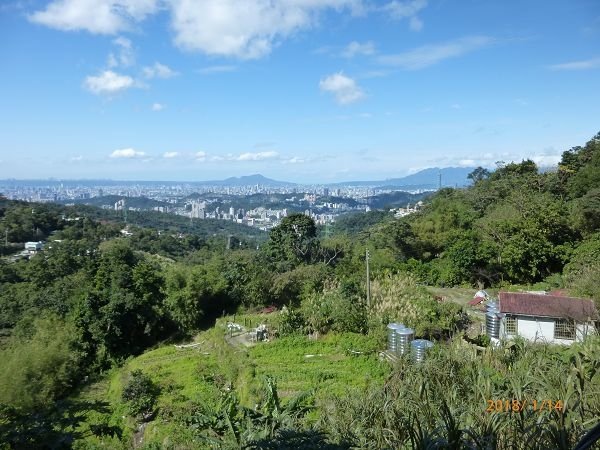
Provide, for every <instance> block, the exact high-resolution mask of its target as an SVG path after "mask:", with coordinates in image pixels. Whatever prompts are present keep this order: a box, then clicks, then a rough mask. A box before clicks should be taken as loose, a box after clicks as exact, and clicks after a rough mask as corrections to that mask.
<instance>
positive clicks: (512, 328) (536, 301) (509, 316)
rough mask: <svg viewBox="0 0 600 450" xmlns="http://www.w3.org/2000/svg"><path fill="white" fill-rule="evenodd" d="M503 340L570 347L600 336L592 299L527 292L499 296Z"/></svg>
mask: <svg viewBox="0 0 600 450" xmlns="http://www.w3.org/2000/svg"><path fill="white" fill-rule="evenodd" d="M498 309H499V313H498V314H499V316H500V318H501V319H500V338H501V339H512V338H514V337H515V336H521V337H523V338H525V339H527V340H530V341H534V342H547V343H557V344H567V345H570V344H572V343H573V342H575V341H582V340H583V339H584V338H585V337H586V336H588V335H591V334H596V333H598V324H599V321H600V315H599V314H598V309H597V308H596V305H595V304H594V301H593V300H589V299H585V298H574V297H565V296H558V295H540V294H533V293H527V292H500V293H499V294H498Z"/></svg>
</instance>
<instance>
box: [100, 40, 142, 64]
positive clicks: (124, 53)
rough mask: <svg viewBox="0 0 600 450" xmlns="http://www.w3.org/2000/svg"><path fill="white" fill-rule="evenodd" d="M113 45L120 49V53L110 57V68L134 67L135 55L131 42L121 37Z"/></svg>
mask: <svg viewBox="0 0 600 450" xmlns="http://www.w3.org/2000/svg"><path fill="white" fill-rule="evenodd" d="M113 44H115V45H116V46H117V47H119V52H118V53H117V54H116V55H115V54H114V53H112V52H111V53H110V54H109V55H108V62H107V64H108V67H118V66H124V67H129V66H133V65H134V64H135V54H134V52H133V47H132V45H131V41H130V40H129V39H127V38H124V37H122V36H120V37H118V38H116V39H115V40H113Z"/></svg>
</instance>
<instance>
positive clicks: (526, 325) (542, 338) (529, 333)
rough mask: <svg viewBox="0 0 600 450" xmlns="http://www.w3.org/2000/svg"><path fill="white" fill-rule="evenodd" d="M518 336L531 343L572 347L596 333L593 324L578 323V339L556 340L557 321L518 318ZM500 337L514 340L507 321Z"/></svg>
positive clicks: (541, 318)
mask: <svg viewBox="0 0 600 450" xmlns="http://www.w3.org/2000/svg"><path fill="white" fill-rule="evenodd" d="M516 318H517V334H518V335H519V336H521V337H523V338H525V339H527V340H529V341H534V342H544V343H553V344H564V345H571V344H572V343H573V342H576V341H581V340H583V339H584V338H585V337H586V336H588V335H590V334H593V333H594V332H595V329H594V326H593V324H585V323H577V324H576V331H575V334H576V339H575V340H570V339H555V338H554V324H555V319H551V318H547V317H531V316H516ZM500 337H501V338H502V339H512V338H514V337H515V336H514V335H507V334H506V326H505V319H502V324H501V326H500Z"/></svg>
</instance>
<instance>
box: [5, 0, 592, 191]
mask: <svg viewBox="0 0 600 450" xmlns="http://www.w3.org/2000/svg"><path fill="white" fill-rule="evenodd" d="M599 119H600V2H599V1H598V0H543V1H538V0H518V1H517V0H502V1H501V0H494V1H492V0H407V1H400V0H382V1H371V0H53V1H35V0H34V1H30V0H21V1H13V0H4V1H3V2H2V3H1V4H0V178H9V177H11V178H48V177H55V178H71V179H75V178H112V179H129V180H136V179H139V180H206V179H216V178H224V177H228V176H239V175H247V174H252V173H262V174H264V175H266V176H269V177H272V178H276V179H285V180H290V181H298V182H319V181H322V182H330V181H342V180H350V179H384V178H390V177H397V176H402V175H406V174H408V173H411V172H414V171H416V170H418V169H421V168H425V167H434V166H438V167H440V166H441V167H443V166H461V165H462V166H474V165H484V166H489V167H494V165H495V164H494V163H495V162H496V161H499V160H503V161H511V160H517V161H518V160H521V159H522V158H526V157H529V158H532V159H534V160H535V161H536V162H538V163H540V164H541V165H550V164H553V163H556V161H557V160H558V159H559V157H560V154H561V153H562V152H563V151H564V150H567V149H568V148H570V147H572V146H575V145H580V144H583V143H585V142H586V141H587V140H588V139H589V138H591V137H592V136H593V135H595V134H596V133H597V132H598V131H600V120H599Z"/></svg>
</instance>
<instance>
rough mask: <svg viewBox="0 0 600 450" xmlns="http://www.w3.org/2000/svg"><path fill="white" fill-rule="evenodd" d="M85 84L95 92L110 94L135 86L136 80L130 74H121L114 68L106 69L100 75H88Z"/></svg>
mask: <svg viewBox="0 0 600 450" xmlns="http://www.w3.org/2000/svg"><path fill="white" fill-rule="evenodd" d="M84 85H85V87H86V88H87V89H88V90H89V91H90V92H92V93H94V94H97V95H101V94H108V95H110V94H116V93H118V92H120V91H124V90H126V89H129V88H131V87H134V86H135V81H134V80H133V78H131V77H130V76H128V75H121V74H118V73H116V72H113V71H112V70H105V71H104V72H102V73H100V74H99V75H95V76H93V75H90V76H88V77H86V78H85V81H84Z"/></svg>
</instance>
